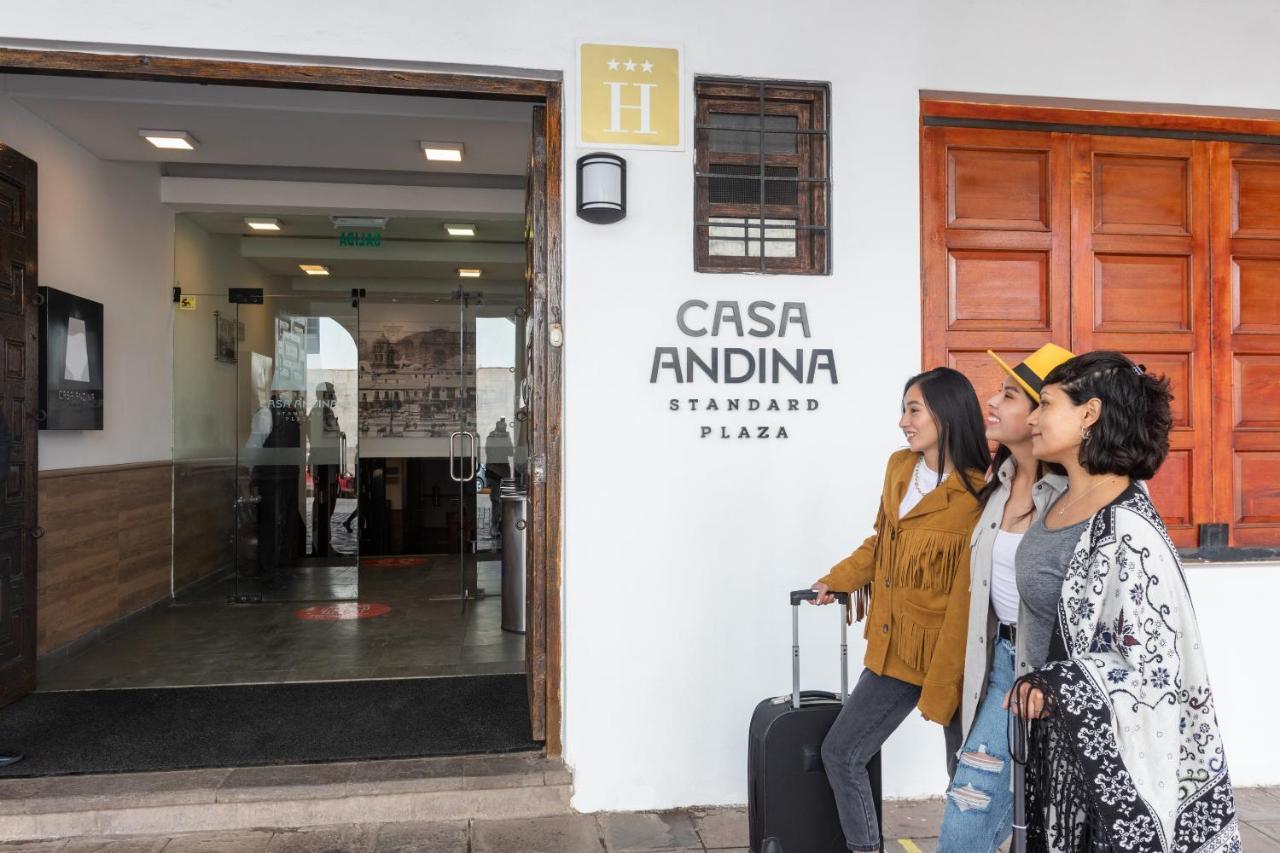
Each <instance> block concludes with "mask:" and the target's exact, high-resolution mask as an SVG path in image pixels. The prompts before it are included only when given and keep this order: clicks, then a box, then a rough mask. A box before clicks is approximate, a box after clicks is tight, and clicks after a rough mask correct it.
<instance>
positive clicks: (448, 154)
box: [422, 141, 462, 163]
mask: <svg viewBox="0 0 1280 853" xmlns="http://www.w3.org/2000/svg"><path fill="white" fill-rule="evenodd" d="M422 153H423V154H426V155H427V159H428V160H440V161H442V162H446V163H461V162H462V143H461V142H426V141H424V142H423V143H422Z"/></svg>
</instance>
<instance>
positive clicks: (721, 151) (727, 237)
mask: <svg viewBox="0 0 1280 853" xmlns="http://www.w3.org/2000/svg"><path fill="white" fill-rule="evenodd" d="M694 91H695V96H696V99H697V123H696V125H695V128H696V135H695V140H696V154H697V160H696V162H695V166H694V180H695V182H696V187H695V193H694V198H695V201H694V204H695V221H694V268H695V269H696V270H697V271H698V272H762V273H800V274H808V275H826V274H827V273H829V272H830V268H831V263H830V251H831V249H830V233H829V223H830V221H831V184H830V177H831V173H830V154H829V150H830V142H829V139H828V134H827V128H828V126H829V119H830V116H829V114H828V101H829V97H828V95H829V88H828V86H827V85H826V84H825V83H792V82H787V81H781V80H741V79H718V78H711V77H699V78H697V79H696V80H695V82H694Z"/></svg>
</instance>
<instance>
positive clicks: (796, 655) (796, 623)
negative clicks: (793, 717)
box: [791, 604, 800, 711]
mask: <svg viewBox="0 0 1280 853" xmlns="http://www.w3.org/2000/svg"><path fill="white" fill-rule="evenodd" d="M791 707H792V708H795V709H796V710H797V711H798V710H800V605H799V604H793V605H791Z"/></svg>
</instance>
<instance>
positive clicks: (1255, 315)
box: [1212, 142, 1280, 548]
mask: <svg viewBox="0 0 1280 853" xmlns="http://www.w3.org/2000/svg"><path fill="white" fill-rule="evenodd" d="M1212 147H1213V155H1212V159H1213V165H1212V172H1213V314H1214V318H1213V323H1214V333H1213V334H1214V341H1213V343H1214V348H1213V388H1214V432H1213V435H1214V446H1213V453H1214V459H1213V466H1214V473H1215V480H1214V492H1215V495H1214V504H1215V507H1214V508H1215V510H1216V512H1215V516H1214V518H1215V520H1217V521H1223V522H1227V523H1228V524H1230V525H1231V544H1232V545H1237V546H1241V547H1259V546H1262V547H1271V548H1274V547H1276V545H1277V544H1280V146H1277V145H1254V144H1245V143H1238V142H1214V143H1212Z"/></svg>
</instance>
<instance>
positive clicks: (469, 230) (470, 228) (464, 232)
mask: <svg viewBox="0 0 1280 853" xmlns="http://www.w3.org/2000/svg"><path fill="white" fill-rule="evenodd" d="M444 230H446V231H448V232H449V236H450V237H474V236H476V227H475V226H474V225H446V226H445V227H444Z"/></svg>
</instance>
